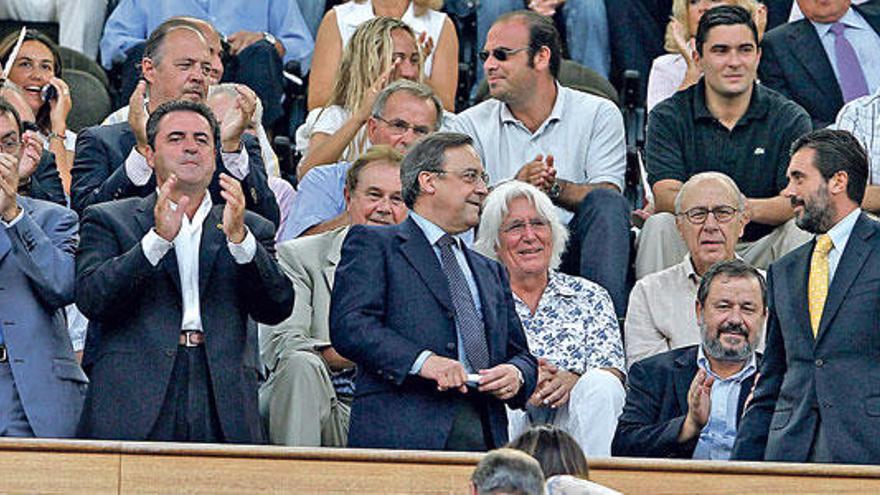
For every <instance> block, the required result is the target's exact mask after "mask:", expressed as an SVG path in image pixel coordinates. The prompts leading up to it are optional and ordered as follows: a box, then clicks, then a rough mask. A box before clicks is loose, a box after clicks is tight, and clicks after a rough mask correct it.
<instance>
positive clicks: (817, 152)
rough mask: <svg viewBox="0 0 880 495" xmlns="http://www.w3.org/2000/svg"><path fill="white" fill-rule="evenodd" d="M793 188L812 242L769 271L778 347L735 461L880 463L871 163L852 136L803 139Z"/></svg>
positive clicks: (878, 240)
mask: <svg viewBox="0 0 880 495" xmlns="http://www.w3.org/2000/svg"><path fill="white" fill-rule="evenodd" d="M792 150H793V152H794V153H793V154H792V157H791V164H790V165H789V167H788V178H789V184H788V187H787V188H786V189H785V190H784V191H783V193H784V194H785V195H786V196H787V197H789V198H791V203H792V205H793V206H794V211H795V216H796V218H797V220H798V225H799V226H800V227H801V228H802V229H804V230H806V231H808V232H812V233H814V234H817V237H816V239H815V240H814V241H813V242H810V243H807V244H805V245H803V246H802V247H800V248H798V249H796V250H794V251H792V252H791V253H789V254H788V255H786V256H784V257H783V258H781V259H780V260H779V261H777V262H776V263H774V264H773V265H771V266H770V270H769V271H768V275H767V279H768V287H769V294H770V295H769V309H770V312H769V318H768V320H767V347H766V349H765V355H764V362H763V363H762V365H761V370H760V371H761V378H760V379H759V380H758V385H757V387H756V389H755V397H754V400H753V401H752V404H751V406H750V407H749V409H748V411H746V415H745V417H744V418H743V422H742V425H741V427H740V430H739V432H738V434H737V439H736V446H735V447H734V453H733V458H734V459H739V460H768V461H784V462H806V461H811V462H839V463H849V464H878V463H880V443H878V442H877V438H878V435H880V393H878V391H880V360H878V359H877V356H878V355H880V339H878V338H877V337H878V334H877V320H878V319H880V307H878V304H877V302H878V291H880V286H878V280H880V224H878V223H877V222H875V221H873V220H871V219H870V218H868V217H867V216H866V215H865V214H863V213H862V212H861V210H860V209H859V204H861V202H862V196H863V195H864V192H865V183H866V181H867V175H868V159H867V155H866V154H865V150H864V149H863V148H862V147H861V145H860V144H859V143H858V140H856V138H854V137H853V136H852V134H850V133H849V132H846V131H830V130H820V131H815V132H813V133H811V134H808V135H806V136H804V137H802V138H801V139H799V140H798V141H796V142H795V144H794V145H793V146H792Z"/></svg>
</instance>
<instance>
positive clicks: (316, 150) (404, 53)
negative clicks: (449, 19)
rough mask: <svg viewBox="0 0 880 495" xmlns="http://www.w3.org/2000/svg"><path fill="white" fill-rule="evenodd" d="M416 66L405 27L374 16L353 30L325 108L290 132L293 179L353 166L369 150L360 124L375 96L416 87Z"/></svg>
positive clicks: (419, 70)
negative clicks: (323, 168)
mask: <svg viewBox="0 0 880 495" xmlns="http://www.w3.org/2000/svg"><path fill="white" fill-rule="evenodd" d="M422 67H423V61H422V56H421V53H419V50H418V48H417V43H416V35H415V33H414V32H413V30H412V28H410V27H409V26H408V25H407V24H406V23H404V22H403V21H401V20H399V19H394V18H392V17H375V18H373V19H370V20H368V21H366V22H364V23H362V24H361V25H359V26H358V28H357V29H356V30H355V31H354V34H353V35H352V36H351V40H350V41H349V43H348V44H347V45H346V47H345V50H344V51H343V53H342V59H341V60H340V62H339V70H338V71H337V73H336V79H335V81H334V83H333V86H332V91H331V92H330V96H329V99H328V101H327V106H325V107H323V108H316V109H314V110H312V111H311V112H309V115H308V117H307V118H306V123H305V124H303V125H302V126H300V128H299V129H298V130H297V132H296V147H297V150H298V151H299V152H300V153H302V154H303V159H302V162H300V164H299V167H298V170H297V175H298V176H299V177H300V178H302V177H303V176H304V175H305V174H306V172H308V171H309V170H310V169H311V168H313V167H316V166H318V165H324V164H328V163H335V162H336V161H338V160H340V159H342V160H345V161H349V162H350V161H354V160H355V159H356V158H357V157H358V156H359V155H360V154H361V153H362V152H363V151H364V150H366V149H367V148H369V147H370V143H369V141H368V139H367V136H366V129H365V127H364V124H366V122H367V119H369V118H370V109H371V108H372V106H373V101H374V100H375V99H376V95H378V94H379V92H381V91H382V89H383V88H384V87H385V86H387V85H388V84H389V83H391V82H393V81H395V80H397V79H408V80H411V81H416V82H422V80H423V71H422ZM313 70H314V69H313ZM314 87H315V80H314V79H312V82H311V83H310V88H314ZM310 91H311V89H310Z"/></svg>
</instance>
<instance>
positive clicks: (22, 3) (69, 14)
mask: <svg viewBox="0 0 880 495" xmlns="http://www.w3.org/2000/svg"><path fill="white" fill-rule="evenodd" d="M106 11H107V0H3V1H0V19H14V20H18V21H34V22H57V23H58V41H59V43H60V44H61V46H66V47H68V48H72V49H74V50H76V51H78V52H82V53H84V54H85V55H86V56H88V57H89V58H91V59H94V58H95V57H97V56H98V43H100V41H101V30H102V29H103V28H104V14H105V12H106Z"/></svg>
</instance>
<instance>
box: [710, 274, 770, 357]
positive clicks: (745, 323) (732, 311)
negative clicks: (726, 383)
mask: <svg viewBox="0 0 880 495" xmlns="http://www.w3.org/2000/svg"><path fill="white" fill-rule="evenodd" d="M696 312H697V322H698V323H699V325H700V336H701V338H702V342H703V352H704V353H706V356H707V357H708V358H709V359H710V360H717V361H725V362H744V361H747V360H748V359H749V358H750V357H751V355H752V354H753V353H754V352H755V348H756V347H758V344H759V342H760V339H761V331H762V330H763V328H764V320H765V319H766V317H767V286H766V284H765V282H764V276H763V275H761V273H760V272H758V270H756V269H755V268H754V267H752V266H750V265H749V264H747V263H745V262H744V261H741V260H737V259H733V260H725V261H720V262H718V263H716V264H714V265H712V267H711V268H709V271H707V272H706V273H705V274H704V275H703V277H702V279H701V280H700V287H699V288H698V289H697V302H696Z"/></svg>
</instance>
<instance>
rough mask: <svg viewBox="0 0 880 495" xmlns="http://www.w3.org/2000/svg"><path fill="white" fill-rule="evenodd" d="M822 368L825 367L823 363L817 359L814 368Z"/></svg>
mask: <svg viewBox="0 0 880 495" xmlns="http://www.w3.org/2000/svg"><path fill="white" fill-rule="evenodd" d="M822 366H825V361H822V360H821V359H817V360H816V367H817V368H821V367H822Z"/></svg>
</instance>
